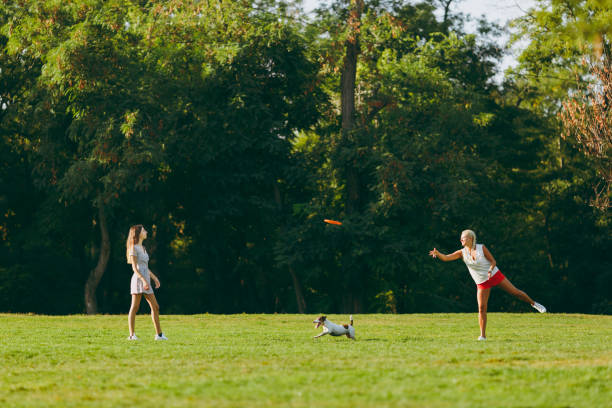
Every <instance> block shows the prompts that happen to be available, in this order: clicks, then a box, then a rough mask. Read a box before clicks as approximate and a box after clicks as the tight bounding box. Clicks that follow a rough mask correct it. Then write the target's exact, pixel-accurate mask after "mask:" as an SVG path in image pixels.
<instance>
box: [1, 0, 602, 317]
mask: <svg viewBox="0 0 612 408" xmlns="http://www.w3.org/2000/svg"><path fill="white" fill-rule="evenodd" d="M589 4H590V3H589ZM219 5H221V7H220V6H219ZM348 5H349V2H347V1H334V2H330V3H329V4H328V6H325V7H322V8H321V9H320V10H318V11H317V13H316V17H314V18H311V19H308V18H306V17H305V16H300V15H296V14H295V13H296V10H297V9H298V8H299V2H280V1H278V2H277V1H272V0H264V1H253V2H250V1H244V2H242V1H241V2H232V1H223V2H221V3H218V2H200V1H195V0H193V1H179V0H173V1H163V2H161V1H153V2H141V1H128V0H123V1H119V0H113V1H95V0H88V1H85V0H71V1H61V2H60V1H42V2H41V1H29V2H28V1H25V2H19V3H18V2H9V3H7V2H5V3H3V4H2V5H1V6H0V47H1V52H0V68H1V71H0V106H2V108H1V109H0V123H1V125H0V158H1V159H2V161H1V163H2V164H1V165H0V216H1V217H2V218H0V239H1V240H2V246H0V259H1V261H0V275H1V276H2V279H0V280H1V281H2V285H0V295H1V296H0V297H3V299H4V301H3V303H0V310H10V311H36V312H45V313H67V312H78V311H80V310H82V305H83V301H82V299H81V293H82V285H83V284H84V282H85V280H86V278H87V273H88V272H89V271H90V270H91V269H92V267H93V266H94V265H95V262H96V259H97V257H98V255H99V254H100V253H101V250H100V248H99V246H100V244H99V242H98V241H99V238H98V223H99V221H98V218H97V213H96V208H98V207H100V206H102V207H103V208H105V209H106V210H107V212H108V215H107V218H108V229H109V233H110V240H111V255H110V260H109V264H108V267H107V271H106V273H105V275H104V277H103V278H102V280H101V282H100V286H99V288H98V298H99V303H100V310H101V311H104V312H118V311H122V310H123V311H124V310H125V309H126V308H127V306H128V302H129V294H128V293H127V289H126V288H127V284H128V281H129V276H130V273H131V271H130V269H129V267H128V266H127V265H126V263H125V254H124V245H125V238H126V233H127V229H128V227H129V225H131V224H135V223H144V224H145V225H147V226H150V230H151V231H152V234H151V236H150V238H149V239H148V240H147V241H146V242H145V245H146V246H147V248H148V250H149V253H150V254H151V269H152V270H153V271H155V273H156V274H157V275H159V276H160V278H161V280H162V288H163V289H161V290H160V291H159V292H158V298H159V300H160V303H161V304H162V307H163V308H164V310H166V311H171V312H173V313H200V312H203V311H210V312H222V313H229V312H243V311H244V312H293V311H296V310H298V307H299V306H298V305H299V304H300V302H301V300H300V299H299V295H296V293H299V292H300V291H301V293H302V296H303V301H304V303H305V305H306V310H307V311H314V310H318V311H346V312H357V311H362V312H383V311H384V312H392V313H395V312H398V313H406V312H417V311H422V312H433V311H455V312H457V311H468V310H472V309H473V308H474V288H473V285H472V282H471V281H470V280H469V277H468V276H467V272H466V271H465V268H464V266H463V265H462V264H461V263H460V262H456V263H453V264H445V265H441V264H440V263H437V262H436V261H434V260H431V259H430V258H428V257H427V251H428V250H429V249H430V248H431V247H433V246H436V247H437V248H439V249H440V250H442V251H443V252H451V251H454V250H456V249H458V248H459V243H458V237H459V234H460V232H461V230H463V229H465V228H472V229H475V230H476V231H477V233H478V235H479V240H480V242H484V243H485V244H487V246H488V247H489V248H490V249H491V251H492V252H493V254H494V256H495V257H496V259H497V261H498V264H499V265H500V266H501V267H502V270H503V271H504V273H505V274H506V275H507V276H508V277H509V278H510V280H511V281H512V282H514V283H515V284H516V285H517V286H518V287H520V288H521V289H524V290H525V291H527V292H528V293H529V294H530V295H531V296H532V297H535V298H537V299H538V300H541V301H542V302H543V303H544V304H546V305H547V306H549V307H550V308H551V309H552V310H562V311H581V312H596V313H610V294H609V293H608V291H607V290H606V288H607V286H606V285H605V282H608V281H609V279H610V277H609V273H608V272H607V271H609V270H612V268H611V267H610V266H611V261H610V257H609V255H608V252H609V251H607V248H608V247H609V245H610V236H611V235H610V233H609V232H610V222H609V216H608V215H607V214H604V215H602V214H594V213H593V211H592V209H591V208H589V206H588V204H587V201H588V197H589V194H590V191H589V188H588V185H589V184H590V183H592V182H593V180H594V179H595V177H596V174H595V169H594V168H593V166H592V163H589V162H588V161H586V160H584V158H582V157H581V156H580V155H579V154H578V153H577V151H576V149H575V148H574V146H572V145H571V143H570V142H567V141H561V140H560V139H559V137H558V135H559V129H558V126H557V124H556V122H555V121H554V118H552V117H551V116H550V114H551V113H554V112H556V109H557V108H558V106H559V104H558V102H559V98H560V97H561V96H562V95H565V94H566V92H567V91H568V89H570V88H571V84H569V83H568V82H567V81H565V80H566V79H567V78H569V77H570V76H572V78H574V77H573V75H575V73H580V72H581V71H580V69H579V68H576V67H577V66H576V65H574V64H575V62H576V61H577V59H578V58H579V56H580V48H579V47H578V46H577V45H576V46H575V43H574V42H572V43H570V42H568V41H569V37H571V36H573V34H572V32H571V29H573V28H571V27H573V26H569V25H568V26H567V27H565V26H563V25H559V24H558V23H559V22H564V21H566V20H565V19H564V16H565V14H564V13H566V10H565V9H563V7H562V6H561V5H559V4H557V3H554V8H553V10H552V12H551V13H548V14H546V13H544V12H539V11H538V12H537V13H536V12H535V11H534V13H532V14H530V16H531V17H533V18H531V17H530V18H525V19H522V20H519V22H518V23H517V24H518V25H519V28H520V29H521V30H522V31H521V32H522V33H523V34H527V35H529V36H530V38H531V39H532V43H531V45H530V46H529V47H528V48H527V50H526V51H525V53H524V54H523V56H522V57H521V61H522V65H521V66H520V67H519V69H518V71H517V73H515V74H516V75H515V74H511V75H510V76H508V77H507V78H508V81H506V82H505V84H504V86H503V87H499V86H497V85H496V84H495V82H494V81H493V80H492V78H493V76H494V75H495V74H496V72H495V66H496V61H497V60H498V59H499V58H500V57H501V51H500V49H499V48H498V46H497V45H496V44H495V43H494V41H493V38H494V37H495V36H496V35H497V34H499V30H500V29H499V27H497V26H495V25H493V24H486V23H484V22H481V25H480V28H479V31H478V34H476V35H467V34H465V33H463V31H462V29H461V27H462V26H463V23H464V18H463V17H462V16H454V15H450V16H448V20H447V21H445V22H440V21H438V20H437V19H436V17H435V14H434V11H435V5H434V3H432V2H424V3H416V4H408V3H405V2H400V1H366V2H365V3H364V6H365V7H364V13H363V15H362V18H361V20H360V21H358V22H356V21H351V24H359V31H358V35H359V43H360V50H361V52H360V54H359V57H358V64H357V87H356V114H355V118H354V119H355V120H354V122H355V126H354V127H353V130H352V131H351V132H344V133H343V132H341V131H340V123H341V117H340V112H339V109H338V107H339V106H340V103H339V99H340V79H341V78H340V77H341V72H342V64H343V59H344V53H345V41H346V40H347V38H348V37H347V36H348V35H354V33H355V32H356V31H355V30H354V28H355V27H349V26H348V18H349V11H348V7H347V6H348ZM564 10H565V11H564ZM583 17H584V16H583ZM587 17H588V16H587ZM587 17H585V18H587ZM534 18H535V20H534ZM589 18H590V17H589ZM589 21H590V20H589ZM598 21H599V20H598ZM600 23H601V24H603V20H602V21H600ZM598 24H599V23H598ZM601 24H600V25H601ZM600 25H595V26H596V27H600ZM546 27H549V28H550V27H555V30H558V31H553V32H552V33H551V32H549V31H547V30H546V29H545V28H546ZM602 30H603V28H602ZM600 31H601V30H600ZM351 33H353V34H351ZM589 38H590V37H589ZM602 38H603V37H602ZM606 38H607V37H606ZM570 45H571V46H570ZM535 74H538V75H540V74H542V75H540V76H539V77H537V78H535V77H532V76H531V75H535ZM557 76H559V77H560V78H562V80H558V78H557ZM548 77H550V78H548ZM549 80H550V81H549ZM350 183H353V184H352V186H353V187H355V186H356V188H355V189H354V191H353V192H350V191H349V188H348V187H347V186H348V185H349V184H350ZM355 191H356V192H357V193H358V194H357V195H356V196H355V197H353V196H351V194H353V193H354V192H355ZM347 203H349V204H350V205H352V208H351V209H350V211H349V209H347ZM324 218H333V219H339V220H341V221H342V222H343V225H342V226H341V227H338V226H333V225H327V224H324V223H323V222H322V220H323V219H324ZM576 236H578V237H579V238H578V239H576V238H575V237H576ZM41 254H42V255H41ZM50 277H54V279H56V280H58V282H59V283H57V286H56V287H55V288H54V292H53V293H59V297H58V299H56V303H54V304H53V306H50V305H49V301H48V299H49V297H48V296H49V295H47V294H46V293H47V291H44V290H42V289H41V290H40V291H39V292H36V296H31V297H27V296H25V295H26V294H27V288H26V285H25V284H26V283H27V282H28V281H30V280H41V279H44V280H47V279H50ZM520 307H522V306H521V305H519V304H518V303H516V302H514V301H513V300H511V299H508V298H505V300H503V301H502V300H499V299H497V298H495V299H492V301H491V305H490V309H491V310H493V311H496V310H517V309H518V308H520Z"/></svg>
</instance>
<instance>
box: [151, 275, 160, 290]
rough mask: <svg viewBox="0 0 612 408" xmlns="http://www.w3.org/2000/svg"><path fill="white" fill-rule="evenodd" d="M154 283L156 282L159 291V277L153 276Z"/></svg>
mask: <svg viewBox="0 0 612 408" xmlns="http://www.w3.org/2000/svg"><path fill="white" fill-rule="evenodd" d="M153 282H155V289H159V287H160V286H161V283H159V279H157V276H153Z"/></svg>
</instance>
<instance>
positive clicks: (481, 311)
mask: <svg viewBox="0 0 612 408" xmlns="http://www.w3.org/2000/svg"><path fill="white" fill-rule="evenodd" d="M490 294H491V288H488V289H481V288H477V292H476V299H477V300H478V324H479V325H480V336H481V337H487V335H486V331H487V304H488V303H489V295H490Z"/></svg>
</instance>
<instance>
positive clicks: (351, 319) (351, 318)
mask: <svg viewBox="0 0 612 408" xmlns="http://www.w3.org/2000/svg"><path fill="white" fill-rule="evenodd" d="M349 320H350V321H351V326H352V325H353V315H351V317H350V318H349Z"/></svg>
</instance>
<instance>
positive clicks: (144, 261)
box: [130, 244, 153, 295]
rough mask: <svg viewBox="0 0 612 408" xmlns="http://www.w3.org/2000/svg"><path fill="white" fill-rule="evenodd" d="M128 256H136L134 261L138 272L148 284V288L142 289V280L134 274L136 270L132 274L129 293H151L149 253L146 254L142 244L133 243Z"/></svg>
mask: <svg viewBox="0 0 612 408" xmlns="http://www.w3.org/2000/svg"><path fill="white" fill-rule="evenodd" d="M130 256H135V257H136V263H137V264H138V272H140V274H141V275H142V277H143V278H145V280H146V281H147V283H148V284H149V290H145V289H144V284H143V283H142V280H141V279H140V278H139V277H138V275H136V272H134V273H133V274H132V282H131V284H130V293H131V294H132V295H136V294H139V293H147V294H151V293H153V286H151V277H150V276H149V254H147V250H146V249H144V247H143V246H142V245H138V244H137V245H134V247H133V248H132V251H131V252H130Z"/></svg>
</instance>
